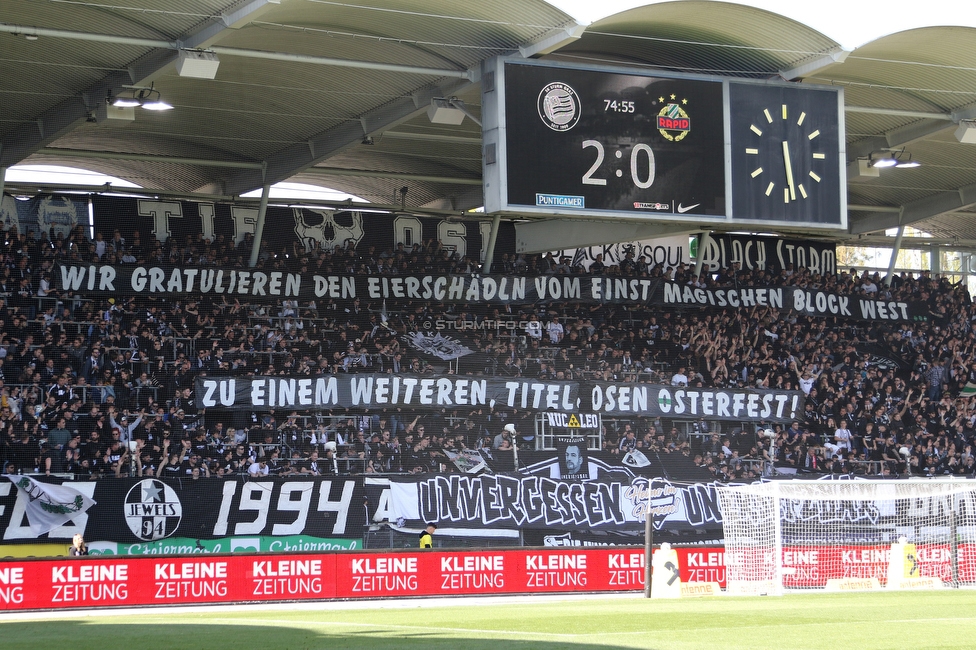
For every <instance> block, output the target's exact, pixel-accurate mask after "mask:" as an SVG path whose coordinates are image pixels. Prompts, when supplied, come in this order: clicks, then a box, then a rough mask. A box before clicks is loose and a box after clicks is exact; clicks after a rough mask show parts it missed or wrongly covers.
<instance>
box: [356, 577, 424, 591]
mask: <svg viewBox="0 0 976 650" xmlns="http://www.w3.org/2000/svg"><path fill="white" fill-rule="evenodd" d="M352 590H353V592H354V593H374V592H378V593H387V592H395V591H417V576H415V575H378V576H372V575H365V576H353V578H352Z"/></svg>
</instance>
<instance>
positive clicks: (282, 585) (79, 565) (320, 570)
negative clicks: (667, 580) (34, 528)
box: [0, 548, 643, 610]
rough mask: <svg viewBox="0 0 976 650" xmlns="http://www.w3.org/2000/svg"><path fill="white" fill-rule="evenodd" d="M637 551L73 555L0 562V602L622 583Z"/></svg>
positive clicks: (166, 600)
mask: <svg viewBox="0 0 976 650" xmlns="http://www.w3.org/2000/svg"><path fill="white" fill-rule="evenodd" d="M642 587H643V551H641V550H633V549H612V550H611V549H606V548H600V549H567V550H562V549H560V550H508V551H459V552H441V551H426V552H412V553H395V552H382V553H322V554H314V555H311V554H309V555H287V556H281V555H235V556H209V557H206V558H200V557H192V558H151V557H127V558H125V559H122V558H117V557H116V558H111V559H107V558H106V559H103V558H77V559H68V558H64V559H58V560H11V561H8V562H3V563H0V609H6V610H12V609H48V608H65V607H103V606H132V605H157V604H167V605H173V604H193V603H218V602H261V601H282V600H285V601H290V600H324V599H330V598H390V597H402V596H433V595H441V596H443V595H465V594H493V593H497V594H526V593H547V592H574V591H587V592H597V591H623V590H633V589H641V588H642Z"/></svg>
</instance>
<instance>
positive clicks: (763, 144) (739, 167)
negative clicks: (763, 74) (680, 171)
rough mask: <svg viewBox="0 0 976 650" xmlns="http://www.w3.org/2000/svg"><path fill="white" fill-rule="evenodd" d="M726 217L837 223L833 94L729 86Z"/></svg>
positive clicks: (838, 200) (836, 135)
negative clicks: (729, 210) (729, 205)
mask: <svg viewBox="0 0 976 650" xmlns="http://www.w3.org/2000/svg"><path fill="white" fill-rule="evenodd" d="M730 100H731V106H732V119H731V126H732V161H733V164H732V183H733V190H732V193H733V217H734V218H736V219H763V220H769V221H785V222H810V223H814V224H837V225H840V224H841V220H840V206H841V196H840V191H841V187H840V185H841V184H840V181H839V164H840V160H839V159H840V153H839V147H838V138H839V128H838V121H839V117H838V103H837V102H838V95H837V93H836V92H833V91H831V90H819V89H809V88H803V87H789V86H786V87H784V86H762V85H746V84H730Z"/></svg>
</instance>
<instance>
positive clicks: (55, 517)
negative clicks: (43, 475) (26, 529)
mask: <svg viewBox="0 0 976 650" xmlns="http://www.w3.org/2000/svg"><path fill="white" fill-rule="evenodd" d="M7 478H9V479H10V482H11V483H13V484H14V485H16V486H17V489H19V490H20V491H21V492H23V493H24V496H26V497H27V499H26V510H27V521H28V523H29V524H30V529H31V532H33V533H34V534H35V535H43V534H44V533H48V532H50V531H52V530H53V529H55V528H57V527H58V526H60V525H62V524H64V523H66V522H68V521H71V520H72V519H74V518H75V517H77V516H78V515H80V514H84V513H85V512H86V511H87V510H88V509H89V508H91V507H92V506H93V505H95V501H94V500H92V499H91V498H89V497H87V496H85V495H84V494H82V493H81V492H79V491H78V490H76V489H74V488H71V487H67V486H65V485H55V484H53V483H41V482H39V481H35V480H34V479H32V478H31V477H29V476H12V475H8V476H7Z"/></svg>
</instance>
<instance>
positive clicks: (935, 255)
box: [929, 246, 942, 278]
mask: <svg viewBox="0 0 976 650" xmlns="http://www.w3.org/2000/svg"><path fill="white" fill-rule="evenodd" d="M929 268H930V269H932V277H933V278H934V277H936V276H939V275H942V249H941V248H939V247H938V246H929Z"/></svg>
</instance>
